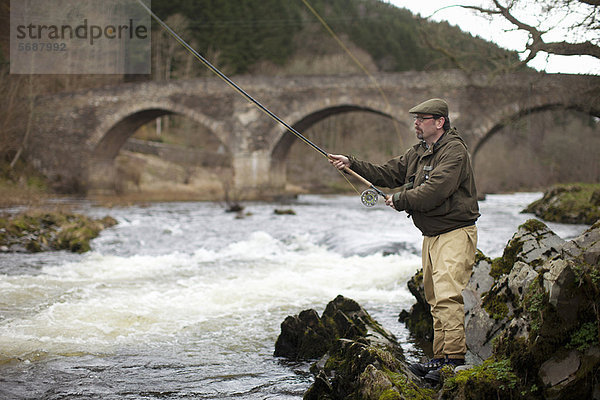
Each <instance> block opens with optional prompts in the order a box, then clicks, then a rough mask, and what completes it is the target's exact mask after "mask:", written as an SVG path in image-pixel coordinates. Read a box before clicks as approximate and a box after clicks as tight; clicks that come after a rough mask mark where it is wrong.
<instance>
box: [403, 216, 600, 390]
mask: <svg viewBox="0 0 600 400" xmlns="http://www.w3.org/2000/svg"><path fill="white" fill-rule="evenodd" d="M599 248H600V221H598V222H596V223H595V224H594V225H593V226H592V227H590V228H589V229H588V230H586V231H585V232H583V233H582V234H581V235H580V236H578V237H577V238H575V239H573V240H571V241H569V242H564V241H563V240H562V239H560V238H559V237H558V236H556V235H555V234H554V233H553V232H552V231H551V230H550V229H549V228H548V227H547V226H546V225H545V224H543V223H542V222H540V221H537V220H529V221H527V222H526V223H525V224H523V225H521V226H520V227H519V228H518V230H517V232H516V233H515V235H514V236H513V237H512V238H511V240H510V241H509V242H508V244H507V246H506V248H505V249H504V252H503V256H502V257H500V258H498V259H495V260H493V261H491V262H490V260H489V259H487V258H486V257H485V256H483V255H479V256H478V257H477V262H476V265H475V267H474V269H473V273H472V276H471V281H470V282H469V285H468V287H467V289H465V291H464V292H463V297H464V299H465V313H466V314H465V321H466V324H465V327H466V335H467V347H468V356H469V355H471V356H472V360H473V361H476V362H477V363H479V364H481V365H476V366H475V367H474V368H472V369H470V370H468V371H458V372H456V376H452V374H450V375H449V376H447V377H445V378H444V379H447V380H448V382H447V384H446V383H445V384H444V387H443V389H442V391H441V392H440V393H438V396H439V397H438V398H443V399H455V398H457V399H464V398H488V397H489V396H492V397H493V398H496V396H499V397H500V398H515V399H519V398H523V399H527V398H538V399H583V398H586V399H587V398H590V399H599V400H600V396H599V394H600V384H599V383H598V376H600V340H599V337H600V336H599V332H598V325H599V322H600V312H599V311H598V310H600V263H599V261H600V259H599ZM414 287H416V286H414ZM411 292H412V290H411ZM421 296H422V294H420V293H418V295H417V296H415V298H416V300H417V304H420V302H421V299H420V298H421ZM415 306H416V305H415ZM490 398H491V397H490Z"/></svg>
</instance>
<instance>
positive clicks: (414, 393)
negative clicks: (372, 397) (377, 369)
mask: <svg viewBox="0 0 600 400" xmlns="http://www.w3.org/2000/svg"><path fill="white" fill-rule="evenodd" d="M384 373H385V374H386V375H387V377H388V378H389V379H390V382H392V384H393V385H394V389H395V390H393V389H390V390H388V391H386V392H384V395H385V394H386V393H388V392H394V393H396V394H399V395H400V397H390V399H395V398H400V399H414V400H433V399H435V396H436V391H435V390H433V389H427V388H422V387H419V386H418V385H417V384H416V383H415V382H413V381H412V380H410V379H409V378H408V377H407V376H406V375H404V374H403V373H399V372H393V371H389V370H384ZM389 396H393V394H392V393H389ZM379 399H380V400H381V399H382V397H380V398H379Z"/></svg>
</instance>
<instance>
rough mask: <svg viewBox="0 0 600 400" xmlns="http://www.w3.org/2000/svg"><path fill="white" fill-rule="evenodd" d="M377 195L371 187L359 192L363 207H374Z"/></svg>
mask: <svg viewBox="0 0 600 400" xmlns="http://www.w3.org/2000/svg"><path fill="white" fill-rule="evenodd" d="M378 198H379V195H378V194H377V192H376V191H375V190H373V189H367V190H365V191H364V192H362V193H361V194H360V201H362V203H363V205H364V206H365V207H374V206H375V204H377V199H378Z"/></svg>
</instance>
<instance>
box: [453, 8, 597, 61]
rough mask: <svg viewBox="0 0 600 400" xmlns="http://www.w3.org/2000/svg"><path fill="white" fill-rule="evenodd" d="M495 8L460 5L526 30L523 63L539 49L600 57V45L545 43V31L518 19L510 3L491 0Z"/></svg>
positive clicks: (590, 43)
mask: <svg viewBox="0 0 600 400" xmlns="http://www.w3.org/2000/svg"><path fill="white" fill-rule="evenodd" d="M578 1H579V2H580V3H585V4H588V5H591V6H594V7H596V6H598V5H600V0H578ZM493 3H494V6H495V7H496V8H495V9H489V8H483V7H477V6H467V5H464V6H461V7H463V8H466V9H471V10H475V11H477V12H480V13H482V14H487V15H502V17H504V18H505V19H506V20H507V21H509V22H510V23H512V24H513V25H515V26H516V27H517V29H519V30H523V31H526V32H527V33H528V34H529V38H530V43H529V44H527V46H526V49H527V50H529V52H530V53H529V54H528V56H527V58H526V59H525V60H523V62H522V63H523V64H526V63H527V62H529V61H530V60H532V59H533V58H534V57H535V56H536V55H537V54H538V53H539V52H540V51H541V52H545V53H549V54H556V55H563V56H573V55H588V56H592V57H595V58H600V47H599V46H598V45H596V44H594V43H592V42H591V41H589V40H588V41H586V42H583V43H570V42H565V41H563V42H550V43H546V42H545V41H544V39H543V38H542V35H543V34H544V33H546V32H545V31H540V30H539V29H537V28H536V27H535V26H531V25H529V24H526V23H524V22H522V21H521V20H520V19H518V18H517V17H515V16H514V15H513V14H512V13H511V7H512V4H511V5H508V6H506V7H504V6H503V5H502V4H500V2H499V1H498V0H493Z"/></svg>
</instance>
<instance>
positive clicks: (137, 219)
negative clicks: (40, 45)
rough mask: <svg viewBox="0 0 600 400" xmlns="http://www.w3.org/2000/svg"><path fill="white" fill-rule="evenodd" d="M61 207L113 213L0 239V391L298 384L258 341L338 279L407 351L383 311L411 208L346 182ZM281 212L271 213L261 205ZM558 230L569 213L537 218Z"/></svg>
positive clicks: (501, 220)
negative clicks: (232, 201)
mask: <svg viewBox="0 0 600 400" xmlns="http://www.w3.org/2000/svg"><path fill="white" fill-rule="evenodd" d="M539 197H541V194H540V193H518V194H510V195H489V196H488V197H487V199H486V200H485V201H482V202H480V208H481V213H482V217H481V218H480V220H479V221H478V229H479V246H478V247H479V249H481V250H482V251H483V252H484V254H486V255H487V256H490V257H497V256H500V255H501V254H502V250H503V248H504V246H505V245H506V243H507V242H508V240H509V239H510V238H511V237H512V235H513V234H514V232H515V231H516V229H517V227H518V226H519V225H520V224H522V223H523V222H524V221H526V220H527V219H529V218H532V217H533V216H532V215H531V214H521V213H520V210H522V209H523V208H524V207H525V206H526V205H527V204H529V203H531V202H532V201H534V200H536V199H537V198H539ZM245 207H246V208H245V210H244V217H243V218H238V217H237V215H236V214H232V213H226V212H225V211H224V207H223V205H221V204H218V203H208V202H202V203H159V204H152V205H149V206H135V207H122V208H111V209H106V208H100V207H93V206H91V205H90V204H87V203H78V204H77V205H76V209H75V211H78V212H82V213H85V214H87V215H90V216H93V217H103V216H105V215H111V216H113V217H114V218H116V219H117V220H118V222H119V224H118V225H116V226H115V227H112V228H110V229H107V230H105V231H103V232H102V233H101V235H100V236H99V237H98V238H96V239H95V240H94V241H93V242H92V251H91V252H88V253H86V254H82V255H80V254H71V253H67V252H52V253H38V254H0V398H1V399H67V398H68V399H181V398H195V399H196V398H197V399H236V398H239V399H301V398H302V394H303V393H304V391H305V390H306V389H307V388H308V386H309V385H310V384H311V382H312V376H311V375H310V373H309V372H308V368H309V365H310V364H309V363H302V362H299V363H296V362H289V361H287V360H284V359H279V358H275V357H273V350H274V344H275V341H276V339H277V336H278V334H279V332H280V324H281V322H282V321H283V320H284V319H285V317H286V316H287V315H291V314H298V313H299V312H300V311H302V310H305V309H308V308H314V309H315V310H317V312H318V313H319V314H320V313H322V311H323V310H324V308H325V306H326V304H327V303H328V302H329V301H331V300H332V299H333V298H335V297H336V296H337V295H338V294H342V295H344V296H346V297H350V298H352V299H354V300H356V301H358V302H359V303H360V304H361V305H362V306H363V307H364V308H365V309H366V310H367V311H368V312H369V313H370V314H371V315H372V316H373V317H375V318H376V319H377V320H378V321H379V322H381V323H382V324H383V325H384V326H385V327H386V328H387V329H388V330H390V331H391V332H393V333H394V334H395V335H396V336H397V338H398V339H399V341H400V342H401V343H402V346H403V348H404V350H405V354H406V356H407V358H408V359H409V360H411V359H412V360H414V359H416V358H418V357H420V356H421V355H422V353H421V351H420V350H419V349H418V348H416V347H415V345H414V344H413V343H412V341H411V339H410V337H409V334H408V332H407V331H406V329H405V327H404V326H403V325H402V324H400V323H399V322H398V321H397V318H398V313H399V312H400V311H401V310H403V309H407V310H408V309H409V308H410V307H411V305H412V304H413V303H414V302H415V300H414V298H413V297H412V295H411V294H410V293H409V292H408V289H407V287H406V282H407V280H408V279H409V278H410V277H411V276H412V275H413V274H414V273H415V272H416V271H417V270H418V269H419V268H420V246H421V235H420V233H419V232H418V230H417V229H416V228H415V227H414V226H413V224H412V220H411V219H409V218H407V217H406V214H404V213H396V212H394V211H393V210H391V209H389V208H387V207H385V206H384V205H382V204H381V201H380V204H379V205H377V206H376V207H374V208H371V209H369V208H365V207H364V206H362V204H361V203H360V200H359V198H358V197H357V196H316V195H306V196H300V197H299V198H298V199H297V200H296V201H294V202H293V203H290V204H285V205H282V204H275V203H247V204H245ZM282 208H283V209H292V210H293V211H294V212H295V215H277V214H275V213H274V210H275V209H282ZM548 225H549V226H550V228H551V229H553V230H554V232H556V233H557V234H558V235H559V236H561V237H562V238H563V239H570V238H572V237H575V236H577V235H579V234H580V233H581V232H583V231H584V230H585V229H586V226H582V225H563V224H552V223H550V224H548Z"/></svg>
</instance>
